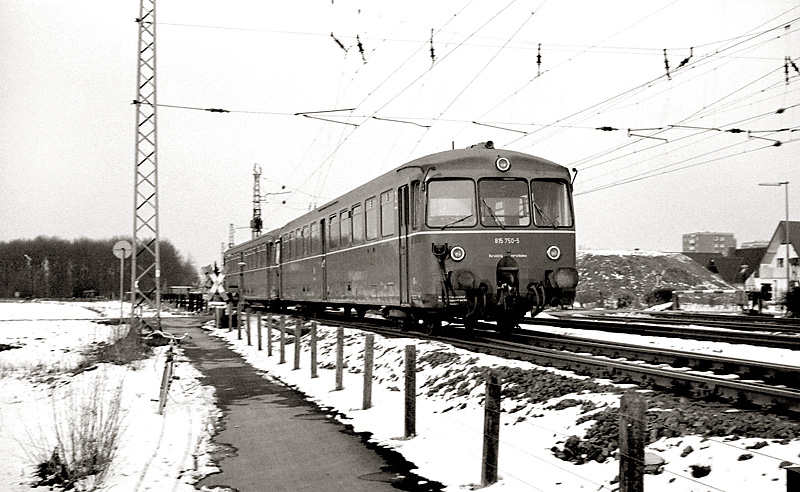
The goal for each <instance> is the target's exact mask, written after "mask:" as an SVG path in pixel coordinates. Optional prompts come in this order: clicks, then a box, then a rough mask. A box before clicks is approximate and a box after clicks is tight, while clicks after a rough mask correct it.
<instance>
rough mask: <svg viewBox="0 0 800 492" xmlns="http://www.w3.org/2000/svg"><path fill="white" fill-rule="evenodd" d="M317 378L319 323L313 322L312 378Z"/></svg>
mask: <svg viewBox="0 0 800 492" xmlns="http://www.w3.org/2000/svg"><path fill="white" fill-rule="evenodd" d="M316 377H317V322H316V321H312V322H311V378H312V379H313V378H316Z"/></svg>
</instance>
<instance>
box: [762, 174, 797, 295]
mask: <svg viewBox="0 0 800 492" xmlns="http://www.w3.org/2000/svg"><path fill="white" fill-rule="evenodd" d="M758 186H785V187H786V221H785V222H784V226H785V227H784V237H783V239H784V241H785V242H786V260H785V262H786V293H787V294H788V293H789V283H790V282H791V273H790V272H791V271H790V267H789V182H788V181H778V182H775V183H758Z"/></svg>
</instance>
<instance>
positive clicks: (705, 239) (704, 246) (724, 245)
mask: <svg viewBox="0 0 800 492" xmlns="http://www.w3.org/2000/svg"><path fill="white" fill-rule="evenodd" d="M735 250H736V238H735V237H733V234H731V233H729V232H693V233H691V234H684V235H683V252H684V253H715V254H721V255H723V256H728V255H730V254H732V253H733V251H735Z"/></svg>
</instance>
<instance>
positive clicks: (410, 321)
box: [397, 313, 417, 331]
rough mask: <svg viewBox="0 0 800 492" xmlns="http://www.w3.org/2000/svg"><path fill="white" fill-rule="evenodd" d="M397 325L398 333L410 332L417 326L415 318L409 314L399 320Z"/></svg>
mask: <svg viewBox="0 0 800 492" xmlns="http://www.w3.org/2000/svg"><path fill="white" fill-rule="evenodd" d="M397 323H398V324H399V325H400V331H411V330H413V329H414V327H415V326H416V324H417V318H416V316H414V315H413V314H410V313H409V315H408V316H406V317H405V318H399V319H398V320H397Z"/></svg>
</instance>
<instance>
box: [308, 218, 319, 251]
mask: <svg viewBox="0 0 800 492" xmlns="http://www.w3.org/2000/svg"><path fill="white" fill-rule="evenodd" d="M319 251H321V248H320V244H319V225H317V223H316V222H312V223H311V247H310V248H309V253H311V254H315V253H317V252H319Z"/></svg>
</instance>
